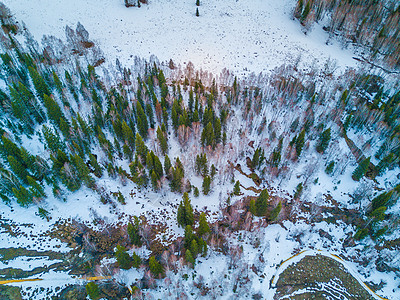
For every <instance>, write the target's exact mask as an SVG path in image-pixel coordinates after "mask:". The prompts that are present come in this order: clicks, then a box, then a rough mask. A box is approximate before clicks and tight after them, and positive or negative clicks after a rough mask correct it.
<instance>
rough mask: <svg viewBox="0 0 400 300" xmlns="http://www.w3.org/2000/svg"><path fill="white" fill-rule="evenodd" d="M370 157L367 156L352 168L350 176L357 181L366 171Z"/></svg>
mask: <svg viewBox="0 0 400 300" xmlns="http://www.w3.org/2000/svg"><path fill="white" fill-rule="evenodd" d="M370 160H371V157H368V158H366V159H364V160H363V161H362V162H360V164H359V165H358V167H357V168H356V169H355V170H354V172H353V174H352V175H351V178H353V180H355V181H359V180H360V179H361V178H362V177H363V176H364V175H365V173H367V171H368V167H369V163H370Z"/></svg>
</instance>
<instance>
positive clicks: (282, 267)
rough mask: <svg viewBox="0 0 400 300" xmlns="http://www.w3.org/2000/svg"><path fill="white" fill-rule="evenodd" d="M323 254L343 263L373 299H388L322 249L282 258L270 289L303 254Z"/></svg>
mask: <svg viewBox="0 0 400 300" xmlns="http://www.w3.org/2000/svg"><path fill="white" fill-rule="evenodd" d="M318 254H319V255H323V256H326V257H329V258H332V259H334V260H335V261H337V262H339V263H341V264H342V265H343V267H344V268H345V269H346V271H347V272H349V273H350V274H351V275H352V276H353V277H354V278H355V279H356V280H357V281H358V282H359V283H360V284H361V286H362V287H363V288H364V289H365V290H366V291H367V292H368V293H369V294H370V295H371V296H373V297H374V298H375V299H378V300H389V299H387V298H383V297H381V296H379V295H378V294H376V293H375V292H374V291H373V290H371V288H370V287H369V286H368V285H367V284H366V283H365V282H364V281H363V280H362V279H361V277H360V275H359V274H358V272H357V271H355V270H353V268H352V267H351V266H350V265H349V264H348V263H347V262H346V261H345V260H343V259H342V258H340V257H339V256H337V255H335V254H332V253H329V252H326V251H323V250H303V251H301V252H299V253H297V254H295V255H293V256H291V257H289V258H288V259H286V260H284V261H283V262H282V263H281V264H280V265H279V267H278V269H277V270H276V272H275V274H274V276H273V277H272V280H271V284H270V288H271V289H276V284H277V282H278V280H279V276H280V274H282V272H283V271H284V270H285V269H286V268H287V267H288V266H289V265H291V264H293V263H297V262H299V261H300V260H301V259H302V258H304V257H305V256H316V255H318ZM273 295H274V293H273V294H271V298H267V299H269V300H272V299H273V298H272V297H273Z"/></svg>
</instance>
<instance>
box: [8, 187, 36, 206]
mask: <svg viewBox="0 0 400 300" xmlns="http://www.w3.org/2000/svg"><path fill="white" fill-rule="evenodd" d="M12 191H13V194H14V196H15V198H17V202H18V204H19V205H21V206H28V205H29V204H31V203H32V202H33V196H32V194H31V193H30V192H29V191H28V190H27V189H26V188H24V187H23V186H22V185H20V186H19V189H16V188H12Z"/></svg>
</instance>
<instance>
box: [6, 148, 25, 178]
mask: <svg viewBox="0 0 400 300" xmlns="http://www.w3.org/2000/svg"><path fill="white" fill-rule="evenodd" d="M7 159H8V163H9V165H10V167H11V170H12V171H13V172H14V174H15V175H16V176H17V177H18V178H19V179H21V181H22V182H23V183H25V184H27V183H28V178H27V176H28V175H29V173H28V171H27V170H26V168H25V166H24V165H23V164H22V163H21V161H20V160H17V159H16V158H15V157H14V156H11V155H9V156H8V158H7Z"/></svg>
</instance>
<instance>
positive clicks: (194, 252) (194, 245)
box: [190, 239, 199, 258]
mask: <svg viewBox="0 0 400 300" xmlns="http://www.w3.org/2000/svg"><path fill="white" fill-rule="evenodd" d="M190 252H191V253H192V255H193V258H196V257H197V254H198V253H199V245H198V244H197V242H196V239H193V240H192V242H191V243H190Z"/></svg>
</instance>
